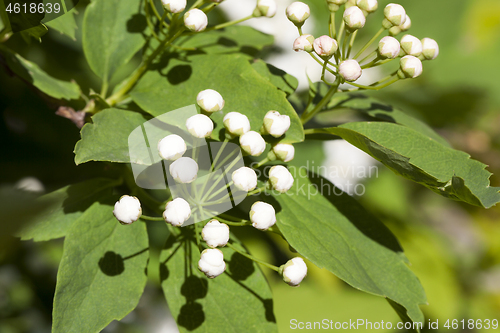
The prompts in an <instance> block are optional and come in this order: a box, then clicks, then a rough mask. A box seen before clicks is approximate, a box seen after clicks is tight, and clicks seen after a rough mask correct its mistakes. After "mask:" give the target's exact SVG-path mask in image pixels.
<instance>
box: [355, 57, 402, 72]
mask: <svg viewBox="0 0 500 333" xmlns="http://www.w3.org/2000/svg"><path fill="white" fill-rule="evenodd" d="M379 59H380V58H378V57H377V58H375V60H373V61H372V62H370V63H368V64H366V65H364V66H361V69H365V68H373V67H377V66H382V65H384V64H387V63H388V62H391V61H393V60H394V59H385V60H382V61H378V60H379Z"/></svg>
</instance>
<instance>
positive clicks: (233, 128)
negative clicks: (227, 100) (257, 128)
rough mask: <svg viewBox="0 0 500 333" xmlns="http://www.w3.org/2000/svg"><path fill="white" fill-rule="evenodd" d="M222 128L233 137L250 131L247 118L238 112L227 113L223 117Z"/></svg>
mask: <svg viewBox="0 0 500 333" xmlns="http://www.w3.org/2000/svg"><path fill="white" fill-rule="evenodd" d="M223 122H224V127H225V128H226V131H228V132H229V133H231V134H232V135H235V136H240V135H243V134H245V133H247V132H248V131H250V121H249V120H248V117H247V116H245V115H244V114H241V113H239V112H229V113H228V114H226V115H225V116H224V120H223Z"/></svg>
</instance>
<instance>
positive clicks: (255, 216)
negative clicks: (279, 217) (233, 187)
mask: <svg viewBox="0 0 500 333" xmlns="http://www.w3.org/2000/svg"><path fill="white" fill-rule="evenodd" d="M250 221H251V222H252V225H253V227H254V228H256V229H260V230H267V229H269V228H270V227H272V226H273V225H274V224H275V223H276V211H275V210H274V207H273V206H272V205H270V204H268V203H266V202H262V201H257V202H255V203H254V204H253V205H252V208H251V209H250Z"/></svg>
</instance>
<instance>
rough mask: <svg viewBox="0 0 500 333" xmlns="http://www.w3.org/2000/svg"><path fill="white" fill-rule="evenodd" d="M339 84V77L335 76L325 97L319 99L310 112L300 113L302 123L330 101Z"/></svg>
mask: <svg viewBox="0 0 500 333" xmlns="http://www.w3.org/2000/svg"><path fill="white" fill-rule="evenodd" d="M339 85H340V77H337V79H336V80H335V83H334V84H333V85H332V86H331V87H330V89H329V90H328V92H327V93H326V95H325V97H323V98H322V99H321V101H320V102H319V103H318V104H317V105H316V106H315V107H314V109H312V110H311V111H310V112H304V114H302V116H301V117H300V120H301V121H302V124H305V123H307V122H308V121H309V120H311V119H312V118H313V117H314V116H315V115H316V113H318V112H319V111H321V109H322V108H323V107H324V106H325V105H326V104H327V103H328V102H329V101H330V99H331V98H332V97H333V95H335V93H336V92H337V90H338V88H339Z"/></svg>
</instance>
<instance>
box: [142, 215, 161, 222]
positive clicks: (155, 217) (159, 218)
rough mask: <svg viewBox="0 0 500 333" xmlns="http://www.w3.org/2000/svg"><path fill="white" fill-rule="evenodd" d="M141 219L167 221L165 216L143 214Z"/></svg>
mask: <svg viewBox="0 0 500 333" xmlns="http://www.w3.org/2000/svg"><path fill="white" fill-rule="evenodd" d="M141 219H143V220H148V221H165V219H164V218H163V217H157V216H147V215H141Z"/></svg>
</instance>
